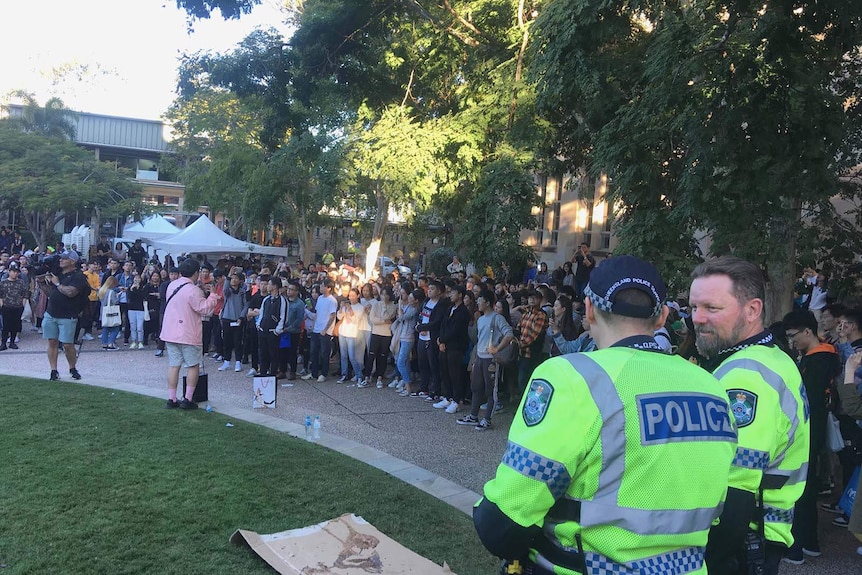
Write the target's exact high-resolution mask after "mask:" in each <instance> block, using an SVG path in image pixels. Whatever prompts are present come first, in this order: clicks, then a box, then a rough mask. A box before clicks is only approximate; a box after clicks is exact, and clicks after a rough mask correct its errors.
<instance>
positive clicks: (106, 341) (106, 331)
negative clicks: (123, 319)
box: [102, 325, 122, 345]
mask: <svg viewBox="0 0 862 575" xmlns="http://www.w3.org/2000/svg"><path fill="white" fill-rule="evenodd" d="M121 327H122V326H119V325H115V326H114V327H105V328H102V345H113V344H114V342H115V341H117V336H118V335H120V328H121Z"/></svg>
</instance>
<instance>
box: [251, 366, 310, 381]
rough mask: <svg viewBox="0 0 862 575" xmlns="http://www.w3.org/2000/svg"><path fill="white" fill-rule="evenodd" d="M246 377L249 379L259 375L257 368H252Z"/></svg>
mask: <svg viewBox="0 0 862 575" xmlns="http://www.w3.org/2000/svg"><path fill="white" fill-rule="evenodd" d="M246 375H247V376H249V377H254V376H256V375H257V370H256V369H255V368H251V369H250V370H248V372H246ZM303 379H305V378H303Z"/></svg>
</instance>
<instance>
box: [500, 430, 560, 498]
mask: <svg viewBox="0 0 862 575" xmlns="http://www.w3.org/2000/svg"><path fill="white" fill-rule="evenodd" d="M503 465H506V466H508V467H511V468H512V469H514V470H515V471H517V472H518V473H520V474H521V475H524V476H526V477H529V478H531V479H535V480H536V481H541V482H542V483H544V484H545V485H547V486H548V489H549V490H550V491H551V495H553V497H554V499H555V500H556V499H559V498H560V497H562V496H563V495H564V494H565V493H566V489H568V488H569V483H571V481H572V477H571V475H569V472H568V470H566V466H565V465H563V464H562V463H560V462H559V461H554V460H553V459H548V458H547V457H543V456H541V455H539V454H538V453H533V452H532V451H530V450H529V449H527V448H526V447H522V446H520V445H518V444H517V443H512V442H511V441H510V442H509V444H508V445H507V446H506V453H504V454H503Z"/></svg>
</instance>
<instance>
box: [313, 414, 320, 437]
mask: <svg viewBox="0 0 862 575" xmlns="http://www.w3.org/2000/svg"><path fill="white" fill-rule="evenodd" d="M314 439H315V440H318V439H320V416H319V415H315V416H314Z"/></svg>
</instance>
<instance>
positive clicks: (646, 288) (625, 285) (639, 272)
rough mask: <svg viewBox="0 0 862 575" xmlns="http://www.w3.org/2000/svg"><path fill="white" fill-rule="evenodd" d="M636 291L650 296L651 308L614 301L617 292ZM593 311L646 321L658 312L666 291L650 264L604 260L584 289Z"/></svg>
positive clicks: (626, 258)
mask: <svg viewBox="0 0 862 575" xmlns="http://www.w3.org/2000/svg"><path fill="white" fill-rule="evenodd" d="M627 289H637V290H640V291H642V292H643V293H645V294H647V295H648V296H650V298H651V299H652V305H650V306H640V305H634V304H630V303H627V302H622V301H620V302H617V301H615V300H616V299H617V296H618V295H619V293H620V292H622V291H624V290H627ZM584 295H586V296H587V297H589V298H590V301H591V302H592V303H593V305H594V306H596V308H598V309H600V310H602V311H604V312H607V313H612V314H614V315H622V316H626V317H638V318H649V317H655V316H657V315H659V314H660V313H661V309H662V306H663V305H664V300H665V298H666V297H667V288H666V287H665V285H664V281H662V279H661V275H659V273H658V270H657V269H656V268H655V266H654V265H652V264H651V263H649V262H646V261H644V260H642V259H640V258H636V257H634V256H615V257H612V258H608V259H606V260H604V261H603V262H602V263H601V264H599V265H598V266H596V268H595V269H594V270H593V272H592V273H591V274H590V282H589V284H588V285H587V287H586V289H585V290H584Z"/></svg>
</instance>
